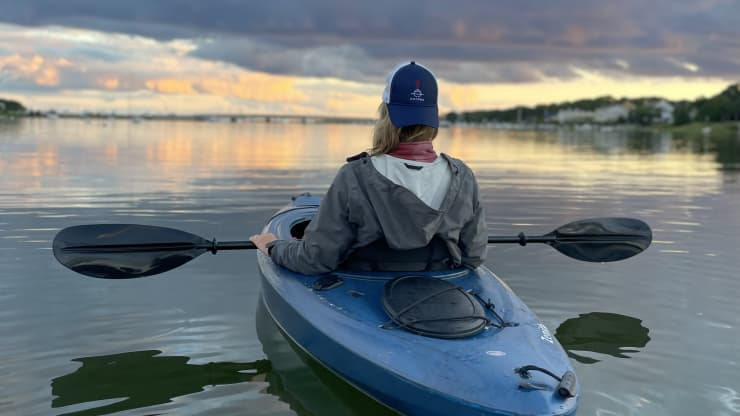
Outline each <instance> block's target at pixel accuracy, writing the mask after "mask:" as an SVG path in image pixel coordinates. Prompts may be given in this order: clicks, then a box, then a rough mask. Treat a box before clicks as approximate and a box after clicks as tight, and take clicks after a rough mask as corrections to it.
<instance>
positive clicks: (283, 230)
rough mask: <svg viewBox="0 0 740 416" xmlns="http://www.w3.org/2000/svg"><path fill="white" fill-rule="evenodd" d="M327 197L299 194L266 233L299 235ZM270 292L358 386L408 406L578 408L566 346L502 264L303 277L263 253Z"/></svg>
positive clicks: (505, 410) (292, 322)
mask: <svg viewBox="0 0 740 416" xmlns="http://www.w3.org/2000/svg"><path fill="white" fill-rule="evenodd" d="M320 203H321V199H320V198H318V197H314V196H309V195H304V196H299V197H295V198H294V199H293V200H292V201H291V203H290V204H288V205H287V206H285V207H284V208H282V209H280V210H279V211H278V212H277V213H275V214H274V215H273V216H272V217H271V218H270V219H269V221H268V222H267V224H266V225H265V227H264V232H270V233H273V234H275V236H277V238H279V239H290V238H301V237H302V235H303V231H304V230H305V228H306V226H307V225H308V223H309V222H310V221H311V219H312V218H313V216H314V215H316V213H317V212H318V207H319V204H320ZM257 256H258V267H259V270H260V274H261V280H262V293H261V302H263V305H264V307H265V309H266V311H267V312H268V314H269V316H270V317H271V318H272V320H273V321H274V322H275V324H276V325H277V326H278V328H280V330H281V332H283V334H284V335H285V336H286V337H287V338H288V339H289V340H290V341H292V342H293V343H294V344H295V345H297V346H298V347H299V348H300V349H301V350H302V351H303V352H305V353H306V354H307V355H308V356H309V357H311V358H312V359H313V360H315V361H316V362H318V363H320V364H321V365H323V366H324V367H326V368H327V369H328V370H329V371H331V372H332V373H334V374H335V375H337V376H338V377H340V378H341V379H342V380H344V381H346V382H347V383H349V384H350V385H352V386H353V387H354V388H356V389H358V390H359V391H361V392H363V393H364V394H366V395H368V396H369V397H371V398H373V399H375V400H376V401H378V402H379V403H381V404H383V405H384V406H386V407H388V408H390V409H392V410H394V411H396V412H398V413H401V414H404V415H409V416H412V415H427V416H429V415H432V416H433V415H440V416H441V415H445V416H448V415H455V416H468V415H471V416H472V415H476V416H481V415H571V414H574V413H575V411H576V409H577V406H578V401H579V392H580V388H579V386H578V383H577V381H576V377H575V373H574V370H573V368H572V366H571V364H570V361H569V359H568V357H567V355H566V352H565V351H564V349H563V348H562V347H561V345H560V344H559V343H558V341H557V339H556V338H555V337H554V336H553V335H552V333H551V332H550V331H549V330H548V328H547V327H546V326H545V325H544V324H543V323H542V322H541V321H540V320H539V319H538V318H537V316H536V315H535V314H534V313H533V312H532V311H531V310H530V309H529V308H528V307H527V306H526V305H525V304H524V302H522V301H521V299H519V297H517V296H516V294H514V292H513V291H512V290H511V289H510V288H509V287H508V286H507V285H506V283H504V281H503V280H501V279H500V278H499V277H498V276H496V274H494V273H493V272H492V271H491V270H490V269H488V268H487V267H485V266H481V267H478V268H477V269H475V270H469V269H453V270H442V271H426V272H357V271H349V270H337V271H334V272H332V273H327V274H323V275H303V274H298V273H294V272H291V271H289V270H287V269H285V268H282V267H280V266H278V265H276V264H275V263H274V262H273V261H272V260H271V259H270V258H269V257H268V256H266V255H264V254H262V253H261V252H260V253H258V254H257Z"/></svg>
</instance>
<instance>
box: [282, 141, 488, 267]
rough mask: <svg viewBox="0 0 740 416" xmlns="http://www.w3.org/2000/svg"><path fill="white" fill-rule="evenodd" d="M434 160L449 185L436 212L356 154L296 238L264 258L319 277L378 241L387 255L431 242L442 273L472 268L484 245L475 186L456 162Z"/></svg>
mask: <svg viewBox="0 0 740 416" xmlns="http://www.w3.org/2000/svg"><path fill="white" fill-rule="evenodd" d="M441 157H443V158H445V159H446V160H447V162H448V163H449V164H450V168H451V171H452V180H451V182H450V188H449V191H448V192H447V196H446V197H445V199H444V201H443V202H442V205H441V206H440V208H439V210H435V209H432V208H431V207H429V206H428V205H426V204H425V203H424V202H422V201H421V200H420V199H419V198H418V197H417V196H416V195H414V193H413V192H411V191H409V190H408V189H406V188H404V187H402V186H400V185H397V184H395V183H393V182H392V181H391V180H390V179H388V178H386V177H385V176H383V174H381V173H380V172H378V171H377V170H376V169H375V167H374V166H373V164H372V162H371V160H370V157H369V156H367V155H365V154H363V155H361V156H360V157H357V158H352V159H354V160H352V159H350V160H351V161H349V162H348V163H347V164H345V165H344V166H342V167H341V168H340V169H339V172H338V173H337V176H336V177H335V178H334V182H333V183H332V184H331V186H330V187H329V190H328V191H327V193H326V196H324V198H323V199H322V201H321V206H320V207H319V212H318V214H317V215H316V217H314V218H313V220H312V221H311V223H310V224H309V225H308V227H306V230H305V233H304V236H303V239H301V240H276V241H274V242H272V243H270V244H269V245H268V247H269V249H270V257H271V258H272V260H273V261H274V262H275V263H277V264H279V265H281V266H283V267H286V268H288V269H290V270H293V271H295V272H298V273H303V274H319V273H326V272H330V271H332V270H335V269H336V268H337V267H338V266H339V265H340V264H342V263H343V262H344V261H345V260H346V259H347V258H348V257H349V256H350V255H351V254H352V253H353V252H354V251H355V250H358V249H359V248H361V247H365V246H367V245H369V244H371V243H373V242H376V241H377V240H380V239H383V238H385V241H386V243H387V246H388V247H390V248H391V249H394V250H409V249H416V248H420V247H425V246H427V245H429V244H430V242H431V241H432V239H433V238H436V239H437V240H441V241H443V242H444V244H445V246H446V247H447V250H448V251H449V260H450V267H461V266H462V267H467V268H476V267H478V266H479V265H480V264H481V263H482V262H483V260H484V258H485V255H486V247H487V244H488V230H487V227H486V222H485V215H484V212H483V207H482V206H481V204H480V200H479V195H478V183H477V181H476V180H475V176H474V175H473V172H472V171H471V170H470V168H468V167H467V166H466V165H465V164H464V163H463V162H462V161H461V160H458V159H454V158H452V157H449V156H447V155H445V154H441Z"/></svg>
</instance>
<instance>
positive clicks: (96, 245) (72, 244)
mask: <svg viewBox="0 0 740 416" xmlns="http://www.w3.org/2000/svg"><path fill="white" fill-rule="evenodd" d="M651 240H652V232H651V231H650V227H648V225H647V224H645V223H644V222H642V221H640V220H635V219H630V218H596V219H589V220H582V221H576V222H572V223H570V224H566V225H564V226H562V227H560V228H558V229H556V230H555V231H553V232H551V233H549V234H545V235H543V236H537V237H526V236H525V235H524V234H523V233H520V234H519V236H517V237H488V242H489V243H495V244H508V243H518V244H521V245H526V244H527V243H544V244H548V245H550V246H551V247H553V248H555V249H556V250H558V251H560V252H561V253H563V254H565V255H567V256H569V257H572V258H575V259H578V260H584V261H591V262H606V261H616V260H622V259H626V258H628V257H632V256H634V255H635V254H638V253H640V252H642V251H643V250H645V249H646V248H647V247H648V246H649V245H650V242H651ZM255 248H256V247H255V246H254V244H253V243H252V242H251V241H227V242H220V243H219V242H216V240H215V239H214V240H213V241H208V240H206V239H204V238H201V237H199V236H197V235H194V234H190V233H187V232H185V231H180V230H175V229H172V228H165V227H155V226H150V225H135V224H90V225H77V226H73V227H69V228H65V229H63V230H62V231H60V232H59V233H58V234H57V235H56V237H55V238H54V244H53V249H54V257H56V259H57V260H58V261H59V262H60V263H62V264H63V265H64V266H66V267H68V268H70V269H71V270H73V271H75V272H77V273H81V274H84V275H87V276H91V277H98V278H103V279H131V278H136V277H144V276H151V275H154V274H159V273H163V272H166V271H168V270H171V269H174V268H175V267H178V266H181V265H183V264H185V263H187V262H189V261H190V260H192V259H194V258H196V257H198V256H200V255H201V254H203V253H205V252H207V251H210V252H211V253H213V254H216V252H218V251H221V250H252V249H255Z"/></svg>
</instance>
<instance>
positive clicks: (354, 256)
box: [340, 237, 454, 272]
mask: <svg viewBox="0 0 740 416" xmlns="http://www.w3.org/2000/svg"><path fill="white" fill-rule="evenodd" d="M452 268H454V266H452V262H451V260H450V252H449V251H448V250H447V246H446V244H445V243H444V242H443V241H442V239H440V238H437V237H434V238H433V239H432V241H431V242H430V243H429V245H427V246H426V247H419V248H415V249H411V250H396V249H392V248H390V247H389V246H388V243H387V242H386V241H385V239H384V238H381V239H379V240H376V241H374V242H372V243H370V244H368V245H366V246H363V247H360V248H358V249H356V250H355V251H354V252H352V253H350V255H349V256H348V257H347V258H346V259H345V261H344V262H343V263H342V265H341V266H340V269H343V270H352V271H361V272H395V271H399V272H421V271H430V270H449V269H452Z"/></svg>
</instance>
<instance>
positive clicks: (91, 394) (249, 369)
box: [51, 350, 271, 416]
mask: <svg viewBox="0 0 740 416" xmlns="http://www.w3.org/2000/svg"><path fill="white" fill-rule="evenodd" d="M161 353H162V352H161V351H157V350H150V351H134V352H125V353H121V354H112V355H103V356H97V357H84V358H78V359H75V360H74V361H79V362H81V363H82V367H80V368H78V369H77V371H75V372H74V373H71V374H67V375H64V376H61V377H57V378H55V379H53V380H52V382H51V392H52V394H53V395H54V396H56V397H55V398H54V399H53V401H52V402H51V407H53V408H60V407H66V406H72V405H77V404H84V403H94V402H99V401H107V403H109V402H110V400H117V401H115V402H113V403H109V404H105V405H103V406H98V407H92V408H87V409H84V410H80V411H73V412H70V413H65V414H67V415H76V416H82V415H105V414H110V413H114V412H120V411H123V410H128V409H136V408H141V407H147V406H153V405H157V404H163V403H168V402H170V401H171V400H172V399H174V398H175V397H179V396H184V395H188V394H192V393H197V392H200V391H203V389H204V387H205V386H215V385H221V384H235V383H244V382H248V381H252V380H259V379H263V378H264V375H265V374H267V373H269V372H270V369H271V367H270V362H269V361H267V360H257V361H254V362H251V363H208V364H188V361H189V358H188V357H179V356H160V354H161Z"/></svg>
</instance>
